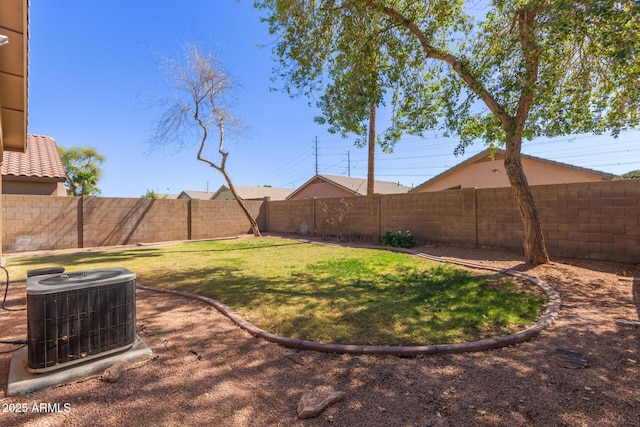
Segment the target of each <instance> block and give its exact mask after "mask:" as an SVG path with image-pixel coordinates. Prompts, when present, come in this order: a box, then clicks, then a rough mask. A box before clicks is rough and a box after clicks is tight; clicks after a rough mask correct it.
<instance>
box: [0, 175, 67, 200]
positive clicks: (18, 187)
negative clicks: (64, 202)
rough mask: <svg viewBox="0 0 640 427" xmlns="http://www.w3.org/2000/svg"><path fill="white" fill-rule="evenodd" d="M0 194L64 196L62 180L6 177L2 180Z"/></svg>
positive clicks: (65, 193)
mask: <svg viewBox="0 0 640 427" xmlns="http://www.w3.org/2000/svg"><path fill="white" fill-rule="evenodd" d="M2 194H31V195H39V196H66V195H67V192H66V190H65V188H64V183H62V182H46V181H44V182H43V181H22V180H12V179H7V178H6V177H5V178H4V179H3V180H2Z"/></svg>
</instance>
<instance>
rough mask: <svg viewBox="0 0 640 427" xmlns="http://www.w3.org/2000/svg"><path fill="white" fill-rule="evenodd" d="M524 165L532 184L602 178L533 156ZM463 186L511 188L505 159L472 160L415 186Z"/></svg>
mask: <svg viewBox="0 0 640 427" xmlns="http://www.w3.org/2000/svg"><path fill="white" fill-rule="evenodd" d="M522 167H523V168H524V171H525V174H526V175H527V180H528V182H529V185H551V184H566V183H572V182H598V181H602V180H603V179H602V177H601V176H599V175H597V174H594V173H590V172H587V171H582V170H579V169H572V168H567V167H563V166H559V165H554V164H551V163H546V162H540V161H537V160H533V159H528V158H522ZM456 186H461V188H501V187H509V186H510V185H509V179H508V178H507V172H506V170H505V168H504V159H498V158H497V159H495V160H486V161H479V162H476V163H471V164H468V165H464V166H462V167H460V169H456V170H452V171H451V172H450V173H446V174H444V175H443V176H442V177H440V178H438V179H436V180H434V181H433V182H431V183H428V184H426V185H424V186H421V187H419V188H418V189H416V192H425V191H440V190H447V189H450V188H454V187H456Z"/></svg>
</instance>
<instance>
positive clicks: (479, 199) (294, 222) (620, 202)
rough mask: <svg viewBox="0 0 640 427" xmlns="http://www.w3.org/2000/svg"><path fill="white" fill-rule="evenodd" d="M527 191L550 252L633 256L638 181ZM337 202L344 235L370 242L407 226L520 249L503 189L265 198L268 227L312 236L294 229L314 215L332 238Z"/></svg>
mask: <svg viewBox="0 0 640 427" xmlns="http://www.w3.org/2000/svg"><path fill="white" fill-rule="evenodd" d="M531 190H532V193H533V197H534V200H535V201H536V205H537V208H538V211H539V214H540V218H541V222H542V231H543V234H544V237H545V242H546V244H547V249H548V251H549V254H550V255H551V256H552V257H553V256H556V257H569V258H584V259H598V260H608V261H623V262H632V263H639V262H640V220H639V218H640V180H629V181H603V182H592V183H577V184H557V185H541V186H533V187H532V188H531ZM342 200H344V201H345V202H347V203H349V204H350V205H351V206H352V207H351V210H350V213H349V218H348V219H345V220H344V222H346V223H347V224H348V226H343V228H346V229H347V231H346V233H345V232H343V237H345V238H354V237H355V238H356V239H358V240H364V239H366V240H370V241H376V240H377V239H379V238H380V236H381V235H382V234H384V233H385V232H387V231H391V232H395V231H403V232H404V231H410V232H411V233H412V234H414V235H415V236H416V240H417V242H418V244H423V243H429V244H448V245H456V246H462V247H472V248H473V247H480V248H495V249H507V250H510V251H516V252H522V246H523V231H522V229H523V228H522V222H521V220H520V214H519V213H518V210H517V208H516V205H515V200H514V197H513V193H512V191H511V189H510V188H496V189H478V190H476V189H462V190H447V191H438V192H428V193H410V194H397V195H376V196H364V197H351V198H345V199H335V198H334V199H306V200H296V201H280V202H270V203H269V212H270V215H269V223H268V227H267V230H269V231H274V232H280V233H297V234H313V232H312V231H310V230H307V229H306V228H305V230H307V231H306V233H301V232H300V230H301V225H304V226H305V227H306V224H308V223H309V222H311V221H313V220H314V218H315V224H316V233H315V235H317V236H323V235H326V236H332V235H333V236H336V235H337V234H338V233H337V226H336V225H335V224H332V225H331V227H329V226H326V225H323V223H322V221H323V220H324V219H323V218H326V217H327V215H326V214H325V213H323V209H327V210H328V211H330V212H334V214H333V216H334V217H335V216H336V215H335V212H336V211H337V209H338V208H339V206H340V203H341V201H342ZM325 206H326V208H325ZM376 209H377V211H376ZM322 227H324V228H322Z"/></svg>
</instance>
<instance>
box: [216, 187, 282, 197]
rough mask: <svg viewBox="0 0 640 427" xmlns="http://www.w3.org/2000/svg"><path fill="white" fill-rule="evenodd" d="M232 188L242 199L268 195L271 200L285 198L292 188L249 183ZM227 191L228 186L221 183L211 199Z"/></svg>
mask: <svg viewBox="0 0 640 427" xmlns="http://www.w3.org/2000/svg"><path fill="white" fill-rule="evenodd" d="M233 188H234V189H235V190H236V194H238V196H239V197H240V198H241V199H242V200H258V199H264V198H265V197H269V198H270V199H271V200H285V199H286V198H287V196H289V194H291V193H292V192H293V189H291V188H277V187H260V186H251V185H234V186H233ZM228 191H230V190H229V187H228V186H226V185H222V186H220V188H219V189H218V191H216V192H215V193H214V194H213V196H212V197H211V199H216V198H218V196H219V195H221V194H222V193H226V192H228Z"/></svg>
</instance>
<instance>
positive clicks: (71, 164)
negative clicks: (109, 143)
mask: <svg viewBox="0 0 640 427" xmlns="http://www.w3.org/2000/svg"><path fill="white" fill-rule="evenodd" d="M58 153H60V159H61V160H62V165H63V167H64V170H65V172H66V173H67V178H68V179H67V182H65V186H66V188H67V193H68V194H69V195H70V196H83V195H98V194H100V189H99V188H98V181H99V180H100V177H101V176H102V167H101V166H102V164H103V163H104V162H105V158H104V156H103V155H102V154H100V153H99V152H98V151H97V150H96V149H95V148H92V147H82V146H80V147H70V148H68V149H65V148H64V147H61V146H58Z"/></svg>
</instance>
